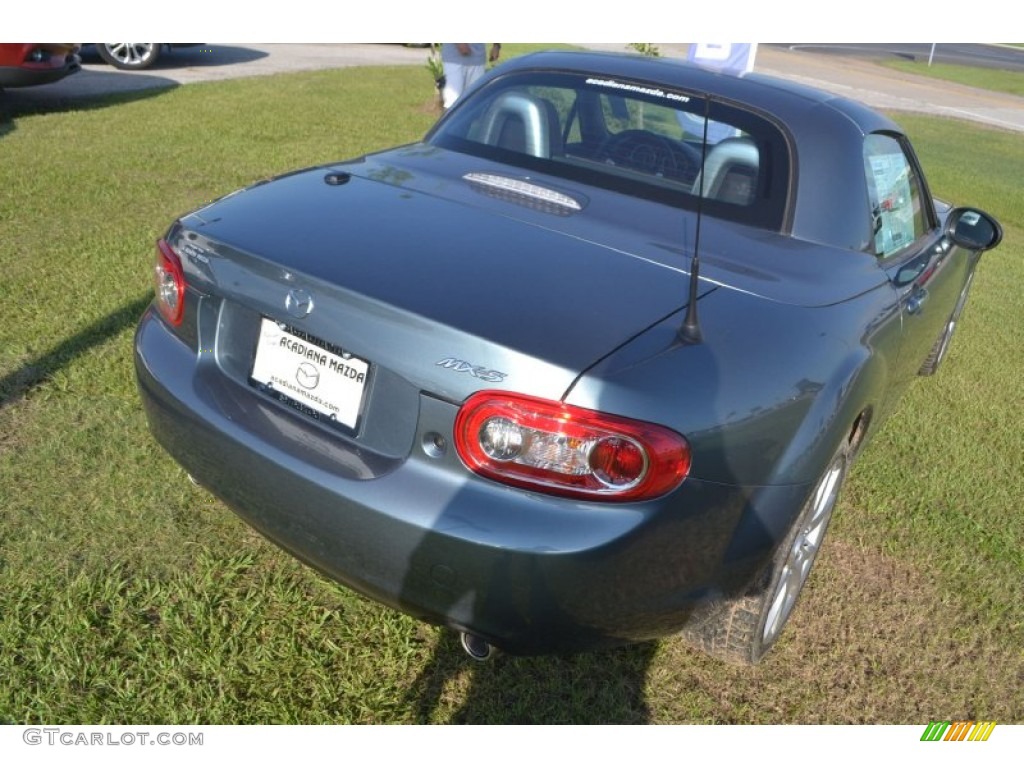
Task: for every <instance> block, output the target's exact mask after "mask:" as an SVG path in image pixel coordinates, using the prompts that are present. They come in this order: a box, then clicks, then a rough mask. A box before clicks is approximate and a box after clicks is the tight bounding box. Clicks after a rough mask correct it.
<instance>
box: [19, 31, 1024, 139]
mask: <svg viewBox="0 0 1024 768" xmlns="http://www.w3.org/2000/svg"><path fill="white" fill-rule="evenodd" d="M656 45H657V46H658V47H659V49H660V50H661V51H662V53H663V54H664V55H666V56H674V57H679V58H682V57H684V56H685V55H686V51H687V48H688V44H678V43H657V44H656ZM590 47H593V48H600V49H606V50H619V51H625V50H628V48H627V47H626V46H625V45H623V44H608V45H593V46H590ZM927 48H928V46H920V45H918V46H916V47H914V46H913V44H901V45H896V46H893V45H889V46H871V45H857V46H850V45H846V46H824V47H823V46H818V45H809V44H799V45H797V44H786V45H765V46H762V47H761V48H760V50H759V51H758V55H757V66H756V69H757V71H758V72H763V73H765V74H770V75H775V76H778V77H783V78H788V79H792V80H797V81H799V82H803V83H806V84H809V85H814V86H817V87H820V88H824V89H825V90H829V91H832V92H834V93H838V94H840V95H844V96H849V97H850V98H853V99H857V100H858V101H863V102H865V103H867V104H869V105H871V106H873V107H876V108H879V109H886V110H904V111H910V112H927V113H932V114H941V115H947V116H950V117H958V118H962V119H966V120H974V121H976V122H979V123H985V124H987V125H991V126H997V127H1000V128H1005V129H1009V130H1014V131H1022V132H1024V99H1022V98H1020V97H1016V96H1010V95H1006V94H999V93H993V92H990V91H983V90H979V89H976V88H969V87H966V86H959V85H955V84H952V83H947V82H943V81H939V80H934V79H931V78H927V77H916V76H913V75H906V74H902V73H899V72H896V71H895V70H890V69H887V68H885V67H881V66H878V64H877V63H876V59H877V58H878V57H879V56H882V55H895V56H901V57H904V58H905V57H908V56H914V57H920V56H921V55H922V53H923V55H924V56H925V59H927V51H926V49H927ZM938 51H939V53H940V54H941V56H942V57H955V58H956V59H957V60H958V61H963V60H964V59H965V57H969V58H970V60H971V61H972V62H974V63H984V62H988V63H991V61H992V60H998V61H1005V60H1009V61H1011V62H1019V63H1020V64H1021V67H1022V68H1024V52H1022V51H1019V50H1012V49H1011V50H1007V49H1000V48H995V47H992V46H977V45H975V46H947V45H942V46H940V47H939V49H938ZM425 61H426V52H425V51H424V50H423V49H420V48H405V47H402V46H400V45H387V44H354V43H344V44H342V43H338V44H305V45H299V44H251V45H248V44H247V45H218V44H209V45H204V46H201V47H198V48H180V49H176V50H174V51H172V52H170V53H168V54H166V55H165V56H164V57H163V59H162V60H161V61H160V62H158V64H157V66H155V67H154V68H152V69H149V70H147V71H145V72H120V71H118V70H115V69H113V68H112V67H109V66H107V65H105V64H102V63H98V59H92V60H88V59H87V60H86V63H85V66H84V67H83V71H82V72H80V73H79V74H76V75H73V76H71V77H69V78H67V79H65V80H63V81H61V82H59V83H54V84H51V85H46V86H40V87H37V88H20V89H11V90H10V91H8V92H7V93H6V94H5V95H4V96H3V97H2V98H3V99H4V100H6V102H7V103H6V105H4V104H3V103H0V107H3V106H7V107H8V108H11V109H13V110H15V111H18V110H24V109H32V110H37V109H46V107H47V105H48V104H61V103H66V102H67V101H68V100H74V99H76V98H84V97H89V96H95V95H98V94H102V93H111V92H124V91H133V90H140V89H145V88H154V87H161V86H162V87H173V86H175V85H182V84H188V83H194V82H201V81H208V80H224V79H229V78H235V77H254V76H261V75H267V74H274V73H278V72H294V71H300V70H310V69H328V68H333V67H348V66H360V65H371V64H374V65H375V64H404V65H409V66H423V64H424V63H425Z"/></svg>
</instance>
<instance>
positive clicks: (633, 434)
mask: <svg viewBox="0 0 1024 768" xmlns="http://www.w3.org/2000/svg"><path fill="white" fill-rule="evenodd" d="M455 447H456V449H457V450H458V453H459V456H460V457H461V458H462V461H463V462H464V463H465V464H466V466H468V467H469V468H470V469H471V470H473V471H474V472H476V473H477V474H480V475H483V476H484V477H488V478H491V479H492V480H497V481H499V482H502V483H507V484H509V485H515V486H518V487H520V488H528V489H530V490H536V491H541V492H544V493H551V494H556V495H559V496H570V497H573V498H581V499H598V500H603V501H641V500H644V499H651V498H654V497H656V496H661V495H663V494H665V493H668V492H669V491H671V490H672V489H674V488H676V487H677V486H678V485H679V484H680V483H681V482H682V481H683V479H684V478H685V477H686V474H687V472H688V471H689V469H690V446H689V444H688V443H687V442H686V439H685V438H683V437H682V436H681V435H680V434H678V433H677V432H674V431H672V430H670V429H666V428H665V427H661V426H657V425H655V424H648V423H646V422H641V421H634V420H632V419H626V418H623V417H621V416H611V415H609V414H605V413H600V412H598V411H591V410H587V409H585V408H577V407H575V406H571V405H565V404H564V403H559V402H556V401H551V400H542V399H540V398H535V397H528V396H526V395H518V394H513V393H510V392H492V391H485V392H478V393H477V394H475V395H473V396H472V397H470V398H469V399H468V400H466V402H465V403H464V404H463V406H462V408H461V409H460V410H459V413H458V416H457V417H456V419H455Z"/></svg>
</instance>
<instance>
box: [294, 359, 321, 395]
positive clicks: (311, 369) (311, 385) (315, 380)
mask: <svg viewBox="0 0 1024 768" xmlns="http://www.w3.org/2000/svg"><path fill="white" fill-rule="evenodd" d="M295 380H296V381H297V382H299V384H300V385H301V386H303V387H305V388H306V389H316V385H317V384H319V383H320V371H318V370H317V369H316V366H315V365H313V364H312V363H309V362H303V363H302V364H301V365H299V369H298V370H297V371H295Z"/></svg>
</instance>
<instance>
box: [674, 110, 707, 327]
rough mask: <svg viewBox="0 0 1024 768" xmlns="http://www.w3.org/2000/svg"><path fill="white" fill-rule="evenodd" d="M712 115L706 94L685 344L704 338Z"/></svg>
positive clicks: (685, 324) (684, 324) (684, 325)
mask: <svg viewBox="0 0 1024 768" xmlns="http://www.w3.org/2000/svg"><path fill="white" fill-rule="evenodd" d="M710 113H711V94H710V93H705V94H704V136H703V137H702V139H701V145H700V176H699V177H698V178H699V179H700V182H699V183H698V185H697V186H698V189H697V227H696V232H695V233H694V236H693V256H692V257H691V259H690V301H689V304H688V305H687V307H686V319H685V320H683V327H682V328H680V329H679V338H680V339H681V340H682V341H683V343H685V344H700V343H701V341H702V340H703V336H702V334H701V332H700V321H699V320H698V319H697V288H698V283H699V281H700V222H701V219H702V218H704V215H703V214H704V167H705V163H706V161H707V157H708V120H709V116H710Z"/></svg>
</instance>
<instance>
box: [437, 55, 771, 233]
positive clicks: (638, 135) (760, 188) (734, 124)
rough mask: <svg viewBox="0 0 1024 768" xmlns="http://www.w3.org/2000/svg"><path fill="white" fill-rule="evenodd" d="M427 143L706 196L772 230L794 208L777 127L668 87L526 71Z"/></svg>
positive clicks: (681, 196)
mask: <svg viewBox="0 0 1024 768" xmlns="http://www.w3.org/2000/svg"><path fill="white" fill-rule="evenodd" d="M683 74H685V71H683ZM705 138H706V142H705ZM428 141H429V142H430V143H432V144H436V145H439V146H443V147H445V148H447V149H452V150H455V151H459V152H465V153H468V154H474V155H478V156H481V157H486V158H489V159H492V160H497V161H500V162H503V163H507V164H509V165H512V166H516V167H519V168H522V169H524V170H532V171H542V172H544V173H548V174H552V175H555V176H560V177H562V178H567V179H573V180H576V181H580V182H583V183H587V184H591V185H594V186H599V187H604V188H607V189H611V190H614V191H618V192H621V193H624V194H628V195H632V196H636V197H644V198H648V199H652V200H656V201H659V202H663V203H667V204H670V205H676V206H679V207H683V208H695V207H696V205H697V200H698V198H699V197H700V196H701V195H703V198H704V209H705V212H707V213H708V214H709V215H712V216H718V217H721V218H726V219H731V220H736V221H742V222H744V223H749V224H753V225H755V226H759V227H763V228H767V229H775V230H778V229H780V228H781V224H782V220H783V216H784V214H785V209H786V204H787V193H788V186H789V175H788V174H789V156H788V150H787V145H786V142H785V139H784V137H783V136H782V133H781V131H779V129H778V128H777V127H776V126H775V125H774V124H772V123H771V122H770V121H768V120H767V119H765V118H764V117H762V116H760V115H757V114H754V113H751V112H749V111H746V110H744V109H742V108H739V107H737V106H736V105H732V104H727V103H724V102H722V101H718V100H715V99H714V97H711V99H710V100H706V99H705V97H704V96H703V95H696V94H691V93H688V92H687V91H686V90H685V89H684V88H681V87H680V88H675V87H670V86H666V85H664V84H660V85H656V84H652V83H645V82H634V81H629V80H622V79H616V78H609V77H600V76H594V75H585V74H578V73H563V72H526V73H516V74H513V75H508V76H506V77H503V78H498V79H496V80H494V81H493V82H491V83H490V84H488V86H487V87H485V88H484V89H481V90H480V91H477V92H476V93H475V94H473V96H472V97H471V98H469V99H467V100H466V101H465V102H463V103H462V104H460V105H459V106H458V107H456V109H455V110H454V111H453V113H452V114H451V115H449V116H448V118H447V119H446V120H444V121H442V122H441V123H440V125H439V126H438V128H437V129H436V130H435V132H434V133H433V134H432V135H431V136H429V137H428ZM702 169H703V170H702Z"/></svg>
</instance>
